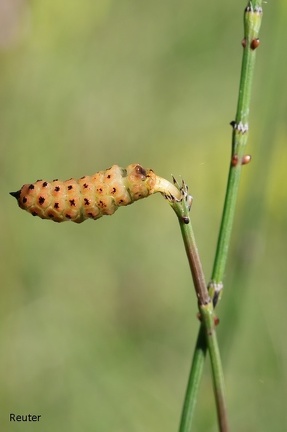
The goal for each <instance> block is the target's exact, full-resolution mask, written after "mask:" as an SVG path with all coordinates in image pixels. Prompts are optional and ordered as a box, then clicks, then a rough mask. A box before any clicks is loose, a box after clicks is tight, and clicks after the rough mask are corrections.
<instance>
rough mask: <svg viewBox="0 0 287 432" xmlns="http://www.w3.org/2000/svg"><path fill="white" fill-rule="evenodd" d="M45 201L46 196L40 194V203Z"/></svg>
mask: <svg viewBox="0 0 287 432" xmlns="http://www.w3.org/2000/svg"><path fill="white" fill-rule="evenodd" d="M44 202H45V198H44V197H42V196H40V197H39V204H44Z"/></svg>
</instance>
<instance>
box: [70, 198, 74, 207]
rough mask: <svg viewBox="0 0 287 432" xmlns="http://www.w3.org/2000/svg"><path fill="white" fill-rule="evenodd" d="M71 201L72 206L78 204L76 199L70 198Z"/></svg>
mask: <svg viewBox="0 0 287 432" xmlns="http://www.w3.org/2000/svg"><path fill="white" fill-rule="evenodd" d="M69 201H70V204H71V206H72V207H75V206H76V202H75V200H74V199H70V200H69Z"/></svg>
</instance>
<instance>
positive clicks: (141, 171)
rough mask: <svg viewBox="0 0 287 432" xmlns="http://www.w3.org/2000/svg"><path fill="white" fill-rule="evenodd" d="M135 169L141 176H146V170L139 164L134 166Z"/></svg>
mask: <svg viewBox="0 0 287 432" xmlns="http://www.w3.org/2000/svg"><path fill="white" fill-rule="evenodd" d="M135 171H136V173H137V174H140V175H141V176H143V177H146V170H145V169H144V168H143V167H142V166H141V165H137V166H136V167H135Z"/></svg>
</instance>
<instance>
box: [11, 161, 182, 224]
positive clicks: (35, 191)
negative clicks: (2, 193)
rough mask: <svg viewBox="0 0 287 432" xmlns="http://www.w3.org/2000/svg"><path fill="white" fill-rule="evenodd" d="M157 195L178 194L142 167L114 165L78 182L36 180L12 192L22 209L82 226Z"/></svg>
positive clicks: (172, 187) (163, 180)
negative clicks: (90, 220) (89, 219)
mask: <svg viewBox="0 0 287 432" xmlns="http://www.w3.org/2000/svg"><path fill="white" fill-rule="evenodd" d="M155 192H162V193H167V194H168V193H174V194H179V191H178V189H176V188H175V187H174V186H173V185H172V184H171V183H169V182H168V181H167V180H165V179H161V178H160V177H158V176H156V175H155V174H154V172H153V171H152V170H145V169H144V168H143V167H142V166H141V165H139V164H132V165H129V166H128V167H127V168H126V169H124V168H120V167H119V166H118V165H113V166H112V167H111V168H108V169H106V170H105V171H99V172H97V173H96V174H94V175H92V176H84V177H82V178H80V179H78V180H76V179H69V180H66V181H63V182H62V181H59V180H53V181H51V182H48V181H45V180H37V181H36V182H35V183H30V184H25V185H23V186H22V188H21V189H20V190H19V191H17V192H11V195H12V196H14V197H15V198H16V199H17V201H18V204H19V206H20V207H21V208H22V209H24V210H26V211H28V212H29V213H31V214H32V215H33V216H39V217H40V218H42V219H50V220H52V221H54V222H64V221H69V220H70V221H73V222H76V223H81V222H83V221H84V220H86V219H88V218H92V219H98V218H100V217H101V216H103V215H112V214H113V213H114V212H115V211H116V210H117V209H118V207H120V206H126V205H129V204H132V203H133V202H134V201H137V200H139V199H141V198H145V197H147V196H149V195H150V194H153V193H155Z"/></svg>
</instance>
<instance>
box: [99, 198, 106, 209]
mask: <svg viewBox="0 0 287 432" xmlns="http://www.w3.org/2000/svg"><path fill="white" fill-rule="evenodd" d="M99 207H102V208H104V207H106V206H105V203H104V201H102V200H100V201H99Z"/></svg>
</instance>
